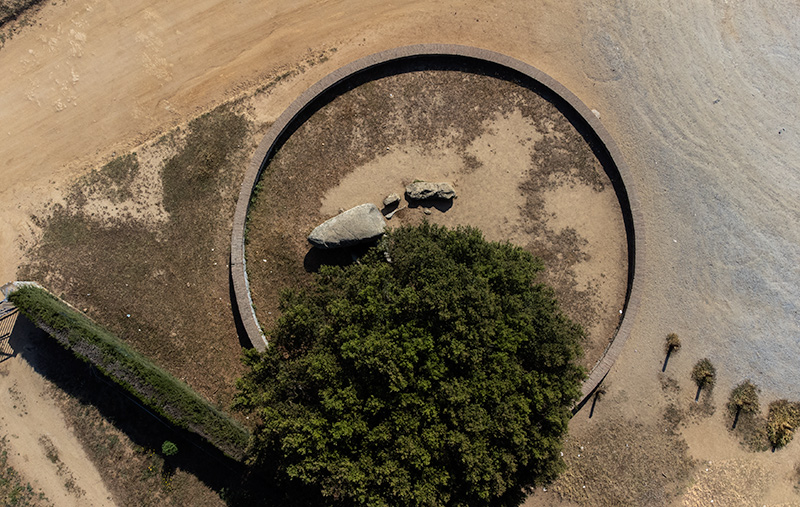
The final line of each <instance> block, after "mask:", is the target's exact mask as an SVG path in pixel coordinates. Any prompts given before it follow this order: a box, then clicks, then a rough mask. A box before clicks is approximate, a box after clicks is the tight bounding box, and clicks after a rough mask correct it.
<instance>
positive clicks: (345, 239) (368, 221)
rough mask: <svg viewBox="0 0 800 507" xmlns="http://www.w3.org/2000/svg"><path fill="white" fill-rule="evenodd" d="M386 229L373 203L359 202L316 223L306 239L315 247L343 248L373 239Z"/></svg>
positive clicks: (384, 222)
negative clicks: (353, 206)
mask: <svg viewBox="0 0 800 507" xmlns="http://www.w3.org/2000/svg"><path fill="white" fill-rule="evenodd" d="M385 230H386V220H385V219H384V218H383V215H382V214H381V212H380V210H379V209H378V207H377V206H375V205H374V204H371V203H368V204H361V205H359V206H356V207H355V208H351V209H349V210H347V211H344V212H342V213H339V214H338V215H336V216H335V217H333V218H331V219H328V220H326V221H325V222H323V223H322V224H320V225H318V226H317V227H316V228H315V229H314V230H313V231H311V234H309V235H308V241H309V243H311V244H312V245H314V246H315V247H317V248H325V249H328V248H343V247H347V246H353V245H359V244H362V243H368V242H370V241H375V240H376V239H378V238H379V237H381V236H382V235H383V233H384V231H385Z"/></svg>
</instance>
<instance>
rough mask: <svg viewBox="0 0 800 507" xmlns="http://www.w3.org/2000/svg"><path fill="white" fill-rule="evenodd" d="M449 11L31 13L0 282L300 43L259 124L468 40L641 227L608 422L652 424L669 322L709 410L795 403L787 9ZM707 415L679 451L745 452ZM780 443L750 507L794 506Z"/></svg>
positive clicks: (792, 57)
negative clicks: (72, 195) (87, 180)
mask: <svg viewBox="0 0 800 507" xmlns="http://www.w3.org/2000/svg"><path fill="white" fill-rule="evenodd" d="M463 3H464V2H453V1H444V2H435V3H434V2H423V1H417V2H386V1H380V0H367V1H361V2H352V1H327V2H311V1H305V2H292V3H289V2H285V3H284V4H283V5H282V6H278V5H276V3H274V2H273V3H270V4H267V5H266V6H263V7H261V8H258V9H256V8H253V7H252V5H249V4H247V3H232V2H221V1H219V0H204V1H199V2H187V1H172V2H166V1H164V2H154V1H152V0H151V1H131V2H126V3H125V4H124V5H122V4H119V3H112V2H109V1H100V0H89V1H85V2H73V1H69V2H67V3H66V4H61V3H59V4H58V5H55V6H48V7H46V8H45V9H44V10H43V11H42V14H41V17H40V22H41V26H39V27H33V28H29V29H26V30H24V31H23V32H22V33H21V34H19V35H17V36H16V37H15V38H14V39H12V40H10V41H8V42H7V43H6V45H5V47H4V48H3V49H2V50H0V68H2V69H4V72H3V73H2V75H0V90H3V93H2V95H0V125H2V126H3V129H2V130H0V138H2V139H3V142H2V143H0V181H3V186H2V187H1V188H0V240H1V241H0V256H2V258H3V262H2V265H1V266H0V278H2V279H3V280H4V281H5V280H10V279H12V278H13V277H14V273H15V270H16V267H15V266H16V264H17V262H18V259H19V258H20V250H19V249H18V246H19V242H18V239H19V238H20V237H21V238H22V239H23V240H30V239H31V238H32V237H33V236H32V234H33V232H32V229H31V225H30V221H29V218H28V217H29V215H30V214H31V213H36V212H38V211H39V209H40V205H41V203H43V202H45V201H47V200H49V199H53V198H57V197H58V192H57V189H58V188H60V187H62V186H63V185H64V184H65V182H67V181H69V180H70V179H72V178H74V177H75V176H76V175H77V174H80V173H81V172H82V170H83V169H84V168H85V167H87V166H88V165H89V164H92V163H94V162H96V161H97V160H101V159H107V158H109V157H110V155H111V153H112V152H114V151H118V152H119V151H121V150H122V149H124V148H128V147H131V146H133V145H135V144H136V143H137V142H138V141H141V140H143V139H144V138H145V137H147V136H148V134H151V133H155V132H159V131H163V130H165V129H166V127H168V126H171V125H174V124H176V123H182V122H184V121H187V120H189V119H190V118H191V117H193V116H194V114H195V113H196V112H197V111H200V110H204V109H207V108H208V107H210V106H212V105H214V104H217V103H220V102H222V101H223V100H225V99H226V98H228V97H230V96H232V95H235V94H237V93H240V92H242V91H245V90H246V89H248V87H250V86H251V85H255V84H256V83H257V82H258V78H259V77H260V76H261V75H266V74H268V73H271V72H274V71H276V70H278V69H280V68H282V67H285V66H292V65H293V64H295V63H297V62H298V61H299V60H300V59H301V58H302V57H303V56H305V55H306V54H307V53H308V51H309V49H313V50H321V49H326V48H332V47H335V48H337V52H336V53H335V54H333V55H332V57H331V59H330V60H329V61H327V62H325V63H324V64H321V65H318V66H315V67H313V68H311V69H309V70H307V71H306V72H305V73H304V74H302V75H301V76H300V77H298V78H296V79H293V80H292V81H290V82H289V83H288V84H286V85H285V86H281V87H278V88H276V91H275V92H274V94H273V95H272V96H271V104H269V105H268V106H269V109H268V110H269V111H270V113H271V114H274V115H275V116H277V115H278V114H280V112H281V111H282V110H283V108H284V107H286V106H287V105H288V104H289V103H290V102H291V100H292V99H294V98H295V97H296V96H297V95H298V94H299V93H300V92H301V91H302V90H303V89H304V88H305V87H307V86H308V85H309V84H310V83H311V82H313V81H314V80H316V79H319V78H320V77H322V76H323V75H324V74H325V73H327V72H329V71H331V70H332V69H334V68H336V67H339V66H341V65H342V64H344V63H347V62H349V61H352V60H354V59H356V58H358V57H361V56H364V55H367V54H370V53H373V52H377V51H380V50H383V49H387V48H389V47H392V46H397V45H403V44H412V43H420V42H447V43H456V44H467V45H475V46H480V47H484V48H487V49H491V50H494V51H498V52H501V53H505V54H508V55H510V56H512V57H515V58H518V59H520V60H523V61H526V62H528V63H530V64H532V65H534V66H536V67H538V68H540V69H542V70H543V71H545V72H547V73H549V74H550V75H552V76H553V77H555V78H556V79H557V80H559V81H560V82H561V83H563V84H564V85H566V86H567V87H568V88H570V89H571V90H572V91H573V92H574V93H575V94H576V95H577V96H578V97H579V98H581V100H583V101H584V102H585V103H586V104H587V105H588V106H589V107H590V108H594V109H597V110H598V111H599V112H600V113H601V120H602V122H603V123H604V125H605V126H606V127H607V128H608V129H609V130H610V131H611V133H612V134H613V135H614V137H615V139H616V141H617V143H618V144H619V145H620V148H621V150H622V152H623V155H624V156H625V158H626V160H627V162H628V164H629V165H630V167H631V172H632V173H633V175H634V182H633V183H634V184H635V185H636V188H637V190H638V192H639V195H640V200H641V202H642V207H643V214H644V219H645V224H646V226H647V233H648V244H647V264H646V265H645V266H640V269H644V270H645V271H646V284H645V287H644V292H643V298H642V299H643V302H642V306H641V309H640V311H639V314H638V317H637V322H636V325H635V327H634V331H633V335H632V337H631V339H630V341H629V342H628V345H627V346H626V349H625V351H624V352H623V354H622V356H621V358H620V360H619V361H618V363H617V365H616V366H615V368H614V369H612V372H611V374H610V378H611V379H612V382H613V387H612V389H611V392H610V394H609V401H613V400H615V399H616V400H618V401H619V406H618V407H617V410H619V411H620V412H622V413H625V414H627V415H629V416H635V417H637V418H640V419H642V420H652V419H655V418H658V417H659V411H660V408H661V407H660V405H659V402H658V401H653V400H654V398H653V394H654V393H657V392H658V391H659V389H660V388H659V385H658V379H657V378H656V375H655V372H657V371H658V370H660V364H661V361H662V360H663V356H662V347H661V345H662V341H663V336H664V335H665V334H666V333H667V332H671V331H674V332H677V333H678V334H679V335H681V337H682V338H683V342H684V349H683V350H682V351H681V353H680V354H678V355H677V356H676V357H675V358H674V359H673V360H671V362H670V372H671V374H672V375H673V376H674V377H675V378H677V379H678V381H679V382H680V383H681V384H682V385H683V386H685V387H686V389H685V391H687V392H688V391H691V386H690V380H689V378H688V376H689V370H690V368H691V365H692V364H693V363H694V362H695V361H696V360H697V359H699V358H700V357H703V356H708V357H709V358H710V359H711V360H712V361H713V362H714V363H715V364H716V366H717V369H718V372H719V382H718V387H717V392H718V394H717V404H718V405H720V406H721V405H722V404H723V403H724V398H725V397H726V396H727V392H728V390H729V388H730V386H731V385H732V384H734V383H737V382H738V381H740V380H741V379H743V378H745V377H750V378H752V380H753V381H754V382H755V383H756V384H758V385H759V386H761V388H762V389H763V395H764V396H763V397H764V401H769V400H771V399H774V398H776V397H789V398H794V399H798V398H800V370H799V369H798V368H797V358H798V357H800V342H799V341H798V340H799V339H800V324H799V323H800V319H799V318H798V317H799V315H798V306H797V305H798V303H797V302H798V301H800V268H798V266H800V246H798V245H800V227H798V223H800V204H798V199H797V195H798V194H799V193H800V176H798V175H799V174H800V141H799V140H798V133H800V97H798V96H797V94H796V83H798V82H800V5H798V4H797V2H792V1H789V0H776V1H774V2H770V3H769V4H768V5H767V4H764V3H761V2H757V1H755V0H727V1H717V2H714V3H701V2H695V1H692V0H680V1H675V2H670V3H669V4H663V6H662V5H661V4H660V3H657V2H634V1H633V0H620V1H617V2H607V1H588V2H577V1H564V2H553V3H550V2H538V3H537V4H536V5H533V6H532V5H530V2H523V1H519V0H514V1H509V2H503V3H489V2H469V3H470V4H472V5H469V6H465V5H463ZM608 406H611V405H608ZM721 411H722V410H721V409H720V410H718V412H721ZM580 417H581V415H580V414H579V418H580ZM708 421H712V422H713V424H711V423H708V424H706V426H703V425H695V426H692V427H690V428H689V429H688V430H687V431H686V432H685V437H686V438H687V441H688V443H689V445H690V451H691V453H692V454H693V455H695V456H696V457H698V458H703V459H713V460H717V459H727V458H730V457H731V456H733V457H734V458H737V459H745V458H742V457H741V456H740V455H739V454H737V451H736V450H735V449H732V446H734V447H735V445H734V444H732V443H731V442H728V441H726V440H725V438H721V439H720V441H719V443H718V444H716V445H715V444H713V443H710V442H709V440H708V439H707V438H706V435H707V433H706V430H707V431H714V432H718V433H720V434H722V435H723V437H724V436H725V435H724V433H722V432H724V430H723V429H722V428H721V427H719V426H720V425H721V424H722V423H721V421H720V420H719V415H716V416H714V417H713V418H711V419H709V420H708ZM586 424H587V423H586V421H583V422H581V421H576V426H577V428H576V429H577V430H578V431H582V430H581V429H580V428H581V427H584V426H586ZM709 424H710V425H709ZM798 445H799V444H798V442H797V441H795V442H794V443H793V444H792V445H791V446H790V448H789V449H787V450H785V451H782V452H784V454H783V455H781V457H778V458H776V459H775V460H774V461H775V462H774V463H773V462H772V461H770V457H769V456H764V455H759V456H758V459H759V460H761V461H763V462H765V463H766V464H765V465H764V466H770V467H777V468H773V469H771V473H773V475H775V476H776V477H777V476H779V477H778V478H772V479H770V481H771V482H770V483H769V484H768V485H766V486H765V490H766V491H767V493H764V494H763V495H762V494H761V493H759V495H760V496H758V497H757V498H756V497H754V498H755V500H758V501H760V500H764V501H765V502H767V501H771V502H777V501H790V500H791V499H792V498H793V499H794V501H797V497H796V496H791V495H792V493H791V489H790V485H789V484H788V482H787V481H786V480H784V475H781V474H785V473H787V471H788V470H789V467H790V466H791V463H789V460H788V458H786V456H787V455H789V454H791V453H797V449H798ZM794 455H795V456H796V454H794ZM775 456H777V454H776V455H775ZM776 474H777V475H776ZM687 501H688V500H687Z"/></svg>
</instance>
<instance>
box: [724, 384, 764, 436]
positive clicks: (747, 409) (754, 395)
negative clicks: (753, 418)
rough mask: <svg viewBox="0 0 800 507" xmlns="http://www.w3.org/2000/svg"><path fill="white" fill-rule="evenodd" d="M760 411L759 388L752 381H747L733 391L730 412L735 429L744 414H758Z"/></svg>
mask: <svg viewBox="0 0 800 507" xmlns="http://www.w3.org/2000/svg"><path fill="white" fill-rule="evenodd" d="M759 409H760V407H759V404H758V387H756V386H755V385H754V384H753V383H752V382H750V380H745V381H744V382H742V383H741V384H739V385H737V386H736V387H735V388H734V389H733V391H731V396H730V399H729V400H728V411H729V412H730V414H731V415H732V416H733V428H736V423H737V422H738V421H739V416H740V415H741V414H742V413H744V414H756V413H758V411H759Z"/></svg>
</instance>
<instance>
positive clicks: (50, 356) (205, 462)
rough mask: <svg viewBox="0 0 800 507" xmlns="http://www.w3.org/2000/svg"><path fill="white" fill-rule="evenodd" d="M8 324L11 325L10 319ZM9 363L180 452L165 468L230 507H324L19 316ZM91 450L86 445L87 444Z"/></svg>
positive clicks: (142, 439)
mask: <svg viewBox="0 0 800 507" xmlns="http://www.w3.org/2000/svg"><path fill="white" fill-rule="evenodd" d="M6 320H8V319H6ZM6 348H7V349H8V350H9V356H10V357H16V356H20V357H21V358H22V359H24V360H25V361H26V362H27V363H28V364H30V365H31V367H32V368H33V369H34V370H35V371H36V372H37V373H38V374H40V375H41V376H42V377H44V378H45V379H47V380H48V381H50V382H52V383H53V384H55V385H56V386H57V387H58V388H59V389H61V390H63V391H64V392H65V393H66V394H68V395H69V396H71V397H73V398H75V399H76V400H78V402H79V403H80V404H86V405H92V406H94V407H96V408H97V409H98V410H99V412H100V413H101V414H102V415H103V417H104V418H105V419H106V420H107V421H108V422H109V423H111V424H113V425H114V426H115V427H117V428H118V429H119V430H120V431H122V432H123V433H125V435H127V436H128V438H130V439H131V441H132V442H133V443H134V445H136V446H140V447H142V448H144V449H156V450H159V449H161V445H162V443H163V442H164V440H170V441H172V442H174V443H175V444H176V445H177V446H178V448H179V449H180V452H179V453H178V454H177V455H175V456H171V457H169V458H167V459H166V460H165V461H166V463H165V468H166V469H171V470H173V471H174V470H175V469H177V468H180V469H182V470H185V471H186V472H188V473H190V474H192V475H194V476H195V477H197V479H199V480H200V481H201V482H203V483H204V484H205V485H207V486H208V487H209V488H211V489H213V490H214V491H216V492H217V493H218V494H219V495H220V496H221V497H222V498H223V499H224V500H225V501H226V503H227V504H228V505H231V506H249V505H281V506H284V505H286V506H298V507H299V506H302V505H320V504H321V500H322V499H321V498H320V497H319V496H317V493H316V492H314V491H309V488H308V487H305V486H300V485H296V484H286V483H283V484H281V483H276V482H275V481H273V480H271V479H270V478H271V477H274V476H275V472H276V470H274V469H273V468H272V467H270V466H269V464H259V465H258V466H255V467H250V466H247V465H245V464H244V463H242V462H239V461H237V460H235V459H233V458H230V457H228V456H226V455H225V454H223V453H222V452H221V451H219V450H218V449H217V448H215V447H214V446H212V445H211V444H209V443H207V442H205V441H204V440H203V439H202V438H200V437H199V436H197V435H195V434H194V433H192V432H189V431H187V430H184V429H182V428H178V427H176V426H175V425H173V424H171V423H169V422H168V421H165V420H164V419H162V418H161V417H158V416H157V415H155V414H153V413H152V412H150V411H149V410H148V409H146V408H145V407H143V406H142V405H140V404H139V403H138V402H136V401H135V400H134V399H132V398H131V397H130V396H129V395H128V393H126V392H125V391H124V390H122V389H121V388H120V387H118V386H117V385H115V384H113V383H111V382H110V381H109V380H108V379H106V378H105V377H104V376H103V375H102V373H100V372H99V371H98V370H97V368H95V367H94V366H92V365H90V364H89V363H86V362H84V361H81V360H80V359H78V358H76V357H75V356H74V355H72V353H70V352H69V351H67V350H66V349H64V348H63V347H61V345H59V344H58V343H57V342H56V341H55V340H54V339H53V338H51V337H50V336H49V335H47V333H45V332H44V331H42V330H40V329H39V328H37V327H36V326H35V325H33V324H32V323H31V322H30V321H29V320H28V319H27V318H25V317H24V316H22V315H19V316H18V317H17V319H16V323H15V325H14V326H13V328H12V329H11V330H10V333H9V334H8V338H7V347H6ZM83 444H84V445H86V443H85V442H84V443H83Z"/></svg>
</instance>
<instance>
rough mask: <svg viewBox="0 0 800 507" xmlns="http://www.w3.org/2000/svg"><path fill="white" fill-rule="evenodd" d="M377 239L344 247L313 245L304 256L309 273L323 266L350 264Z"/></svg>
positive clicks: (372, 245) (364, 252)
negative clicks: (318, 246)
mask: <svg viewBox="0 0 800 507" xmlns="http://www.w3.org/2000/svg"><path fill="white" fill-rule="evenodd" d="M376 244H377V241H370V242H369V243H363V244H361V245H354V246H347V247H342V248H317V247H311V248H310V249H309V250H308V253H306V256H305V257H304V258H303V268H305V270H306V272H307V273H316V272H318V271H319V270H320V268H321V267H322V266H349V265H350V264H353V263H354V262H357V261H358V259H360V258H361V257H362V256H363V255H364V254H366V253H367V251H368V250H369V249H370V248H372V247H374V246H375V245H376Z"/></svg>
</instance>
